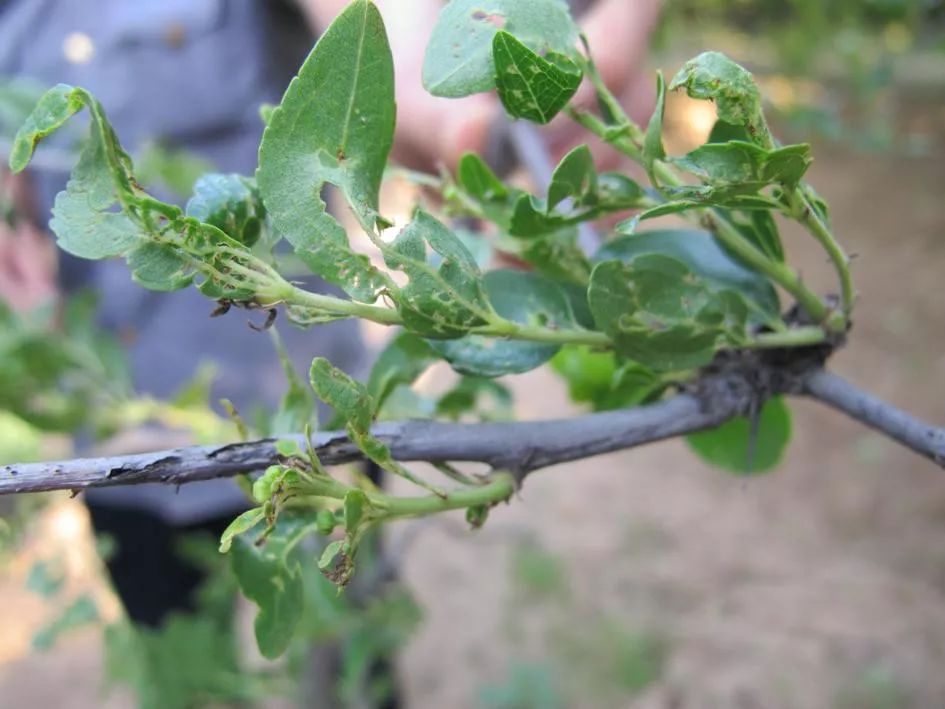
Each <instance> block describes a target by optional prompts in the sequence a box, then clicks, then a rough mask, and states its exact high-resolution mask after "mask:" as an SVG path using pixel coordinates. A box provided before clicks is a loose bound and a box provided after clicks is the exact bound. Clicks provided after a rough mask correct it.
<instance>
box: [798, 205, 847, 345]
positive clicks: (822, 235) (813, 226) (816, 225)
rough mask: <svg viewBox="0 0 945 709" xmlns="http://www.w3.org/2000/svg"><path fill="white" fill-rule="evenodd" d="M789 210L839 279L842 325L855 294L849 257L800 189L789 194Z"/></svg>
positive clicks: (844, 322) (844, 323)
mask: <svg viewBox="0 0 945 709" xmlns="http://www.w3.org/2000/svg"><path fill="white" fill-rule="evenodd" d="M791 211H792V213H793V216H794V218H795V219H796V220H797V221H798V222H800V223H801V224H803V225H804V226H805V227H806V228H807V230H808V231H809V232H810V233H811V234H812V235H813V236H814V238H815V239H817V241H818V242H819V243H820V245H821V246H822V247H823V248H824V251H826V252H827V255H828V256H829V257H830V261H831V262H832V263H833V265H834V268H835V269H836V271H837V276H838V277H839V279H840V298H841V305H842V309H843V325H844V326H845V325H846V323H847V322H848V321H849V319H850V314H851V313H852V311H853V301H854V300H855V299H856V294H855V292H854V290H853V275H852V274H851V273H850V257H849V256H847V254H846V252H845V251H844V250H843V247H842V246H840V243H839V242H838V241H837V239H836V238H835V237H834V235H833V233H832V232H831V231H830V229H829V227H828V226H827V225H826V224H824V221H823V219H821V218H820V215H819V214H818V213H817V210H815V209H814V206H813V205H812V204H811V201H810V199H809V198H808V196H807V195H806V194H804V193H803V191H802V190H795V191H794V193H793V194H792V195H791Z"/></svg>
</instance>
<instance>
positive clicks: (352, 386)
mask: <svg viewBox="0 0 945 709" xmlns="http://www.w3.org/2000/svg"><path fill="white" fill-rule="evenodd" d="M309 378H310V381H311V383H312V389H314V390H315V395H316V396H317V397H318V398H319V399H321V400H322V401H324V402H325V403H326V404H328V405H329V406H331V407H333V408H334V409H335V413H336V415H337V416H338V417H339V418H341V419H342V420H343V421H344V422H345V430H346V431H347V432H348V436H350V437H351V441H352V442H353V443H354V444H355V445H356V446H357V447H358V449H359V450H360V451H362V452H363V453H364V455H365V456H367V458H368V459H369V460H372V461H374V462H375V463H377V464H378V465H379V466H380V467H381V468H383V469H384V470H386V471H388V472H390V473H393V474H394V475H399V476H400V477H402V478H404V479H405V480H409V481H410V482H412V483H414V484H415V485H419V486H421V487H423V488H425V489H428V490H430V491H432V492H435V493H437V494H440V491H439V490H437V489H435V488H432V487H430V486H429V485H427V484H426V483H424V482H423V481H422V480H420V479H419V478H417V477H416V476H415V475H414V474H413V473H411V472H410V471H409V470H407V469H406V468H405V467H404V466H402V465H401V464H400V463H398V462H397V461H396V460H394V458H393V456H392V455H391V452H390V448H388V447H387V445H385V444H384V443H382V442H381V441H380V440H378V439H377V438H375V437H374V436H373V435H371V422H372V421H373V418H374V412H375V411H376V410H377V405H376V404H375V402H374V399H373V398H372V397H371V395H370V394H369V393H368V390H367V387H365V386H364V384H362V383H361V382H359V381H356V380H354V379H352V378H351V377H349V376H348V375H347V374H345V373H344V372H342V371H341V370H340V369H337V368H336V367H333V366H332V365H331V362H329V361H328V360H327V359H325V358H324V357H316V358H315V359H314V360H312V369H311V372H310V375H309Z"/></svg>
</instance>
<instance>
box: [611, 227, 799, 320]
mask: <svg viewBox="0 0 945 709" xmlns="http://www.w3.org/2000/svg"><path fill="white" fill-rule="evenodd" d="M648 254H661V255H663V256H668V257H670V258H674V259H677V260H678V261H680V262H682V263H684V264H685V265H686V267H687V268H689V270H691V271H692V272H693V273H694V274H695V275H697V276H699V277H700V278H702V279H704V280H705V284H706V286H708V287H709V288H711V289H712V290H714V291H716V292H718V291H723V290H733V291H737V292H738V293H741V294H742V295H743V296H744V298H745V300H746V301H748V302H749V305H750V308H751V310H752V313H753V318H752V319H755V320H759V319H760V320H761V321H763V322H764V321H769V320H773V319H777V318H779V317H780V311H781V305H780V302H779V301H778V294H777V291H775V289H774V287H773V286H772V285H771V283H770V282H769V281H768V279H766V278H765V277H764V276H762V275H761V274H759V273H757V272H756V271H752V270H750V269H748V268H746V267H745V266H742V265H741V263H739V262H738V261H737V260H736V259H734V258H733V257H732V256H730V255H729V254H728V252H726V251H725V250H724V249H723V248H722V247H721V246H720V245H719V242H718V241H717V240H716V239H715V237H714V236H713V235H712V234H711V233H710V232H707V231H700V230H696V229H654V230H652V231H644V232H637V233H635V234H632V235H628V236H618V237H617V238H615V239H613V240H612V241H610V242H608V243H607V244H605V245H604V246H603V247H602V248H601V249H600V250H599V251H598V252H597V253H596V254H595V255H594V260H595V261H607V260H610V259H619V260H620V261H623V262H624V263H633V262H634V261H635V260H636V259H637V258H639V257H641V256H645V255H648Z"/></svg>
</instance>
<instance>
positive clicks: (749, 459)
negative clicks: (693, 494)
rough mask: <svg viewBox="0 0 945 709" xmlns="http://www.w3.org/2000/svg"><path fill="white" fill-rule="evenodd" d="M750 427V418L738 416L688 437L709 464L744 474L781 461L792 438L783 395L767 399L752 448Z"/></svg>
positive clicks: (771, 466)
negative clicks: (709, 429)
mask: <svg viewBox="0 0 945 709" xmlns="http://www.w3.org/2000/svg"><path fill="white" fill-rule="evenodd" d="M751 428H752V427H751V422H750V421H749V420H748V419H747V418H742V417H739V418H735V419H732V420H731V421H729V422H728V423H725V424H722V425H721V426H719V427H718V428H716V429H714V430H711V431H702V432H700V433H694V434H691V435H689V436H687V437H686V441H687V442H688V443H689V447H690V448H692V450H693V451H694V452H695V453H696V454H698V456H699V457H700V458H702V459H703V460H704V461H706V462H707V463H709V464H710V465H714V466H716V467H719V468H724V469H725V470H728V471H730V472H733V473H738V474H742V475H752V474H756V473H764V472H767V471H769V470H771V469H772V468H774V467H776V466H777V465H778V463H780V462H781V459H782V457H783V456H784V452H785V450H786V449H787V445H788V442H789V441H790V440H791V410H790V409H789V408H788V406H787V404H786V403H785V402H784V399H782V398H781V397H775V398H773V399H769V400H768V401H767V402H765V405H764V407H762V409H761V415H760V418H759V420H758V430H757V434H756V438H755V441H754V449H753V450H752V440H751V439H752V431H751Z"/></svg>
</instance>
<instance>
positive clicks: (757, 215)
mask: <svg viewBox="0 0 945 709" xmlns="http://www.w3.org/2000/svg"><path fill="white" fill-rule="evenodd" d="M722 213H723V215H724V216H725V217H726V218H727V219H728V220H729V221H731V222H732V223H733V224H734V225H735V227H736V228H737V229H738V230H739V231H740V232H741V233H742V236H744V237H745V238H746V239H748V241H750V242H751V243H752V244H753V245H754V246H755V248H757V249H758V250H759V251H760V252H761V253H763V254H764V255H765V256H767V257H768V258H770V259H771V260H772V261H780V262H781V263H784V246H783V245H782V244H781V235H780V233H779V232H778V225H777V223H776V222H775V221H774V217H772V216H771V212H764V211H761V210H753V211H750V212H744V213H741V212H731V211H728V210H722Z"/></svg>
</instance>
